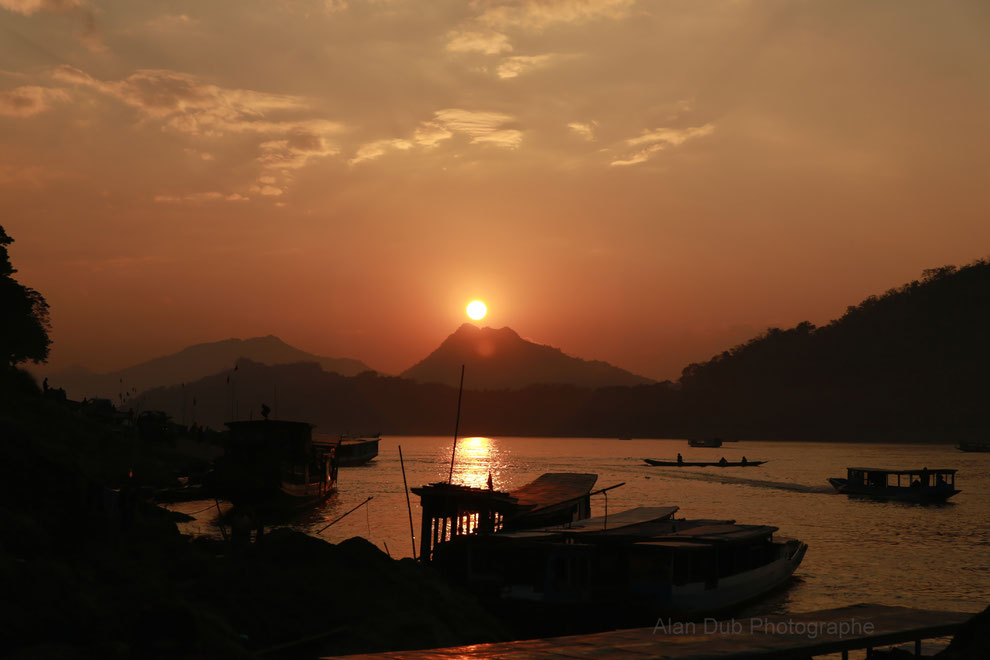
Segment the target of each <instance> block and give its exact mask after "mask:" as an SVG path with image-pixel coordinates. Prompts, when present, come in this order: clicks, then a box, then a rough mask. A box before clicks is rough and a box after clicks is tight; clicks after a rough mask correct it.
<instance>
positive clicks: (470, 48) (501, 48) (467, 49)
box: [447, 30, 512, 55]
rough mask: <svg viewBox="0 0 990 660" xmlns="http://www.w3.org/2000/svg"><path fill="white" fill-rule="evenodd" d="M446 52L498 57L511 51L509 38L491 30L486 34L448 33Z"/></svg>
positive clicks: (469, 32) (471, 32)
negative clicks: (448, 39)
mask: <svg viewBox="0 0 990 660" xmlns="http://www.w3.org/2000/svg"><path fill="white" fill-rule="evenodd" d="M447 50H448V51H450V52H452V53H482V54H485V55H499V54H501V53H507V52H509V51H511V50H512V44H511V43H509V37H507V36H506V35H504V34H502V33H500V32H495V31H492V30H490V31H486V32H474V31H471V30H467V31H455V32H451V33H450V41H448V42H447Z"/></svg>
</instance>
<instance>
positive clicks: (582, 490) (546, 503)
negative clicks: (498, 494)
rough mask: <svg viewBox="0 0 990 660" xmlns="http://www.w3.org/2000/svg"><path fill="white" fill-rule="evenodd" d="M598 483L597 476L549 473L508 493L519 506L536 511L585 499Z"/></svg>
mask: <svg viewBox="0 0 990 660" xmlns="http://www.w3.org/2000/svg"><path fill="white" fill-rule="evenodd" d="M596 481H598V475H597V474H586V473H580V472H549V473H547V474H543V475H540V476H539V477H538V478H537V479H536V480H534V481H531V482H530V483H528V484H526V485H525V486H521V487H519V488H517V489H515V490H513V491H510V492H509V495H511V496H512V497H514V498H516V500H518V502H519V506H520V507H521V508H523V509H529V510H530V511H537V510H539V509H544V508H546V507H550V506H555V505H558V504H562V503H564V502H569V501H571V500H576V499H578V498H581V497H585V496H586V495H588V493H590V492H591V488H592V487H593V486H594V485H595V482H596Z"/></svg>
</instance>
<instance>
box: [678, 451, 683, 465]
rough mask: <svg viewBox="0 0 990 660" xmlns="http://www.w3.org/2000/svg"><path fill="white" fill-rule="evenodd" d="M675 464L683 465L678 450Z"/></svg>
mask: <svg viewBox="0 0 990 660" xmlns="http://www.w3.org/2000/svg"><path fill="white" fill-rule="evenodd" d="M677 464H678V465H683V464H684V457H683V456H681V454H680V452H678V454H677Z"/></svg>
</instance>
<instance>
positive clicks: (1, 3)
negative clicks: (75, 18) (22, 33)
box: [0, 0, 83, 16]
mask: <svg viewBox="0 0 990 660" xmlns="http://www.w3.org/2000/svg"><path fill="white" fill-rule="evenodd" d="M82 5H83V2H82V0H0V7H2V8H3V9H6V10H8V11H12V12H15V13H17V14H24V15H25V16H30V15H31V14H35V13H37V12H40V11H51V12H56V11H59V12H60V11H69V10H70V9H75V8H77V7H81V6H82Z"/></svg>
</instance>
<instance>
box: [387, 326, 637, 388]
mask: <svg viewBox="0 0 990 660" xmlns="http://www.w3.org/2000/svg"><path fill="white" fill-rule="evenodd" d="M461 364H464V365H465V367H466V368H467V370H468V374H469V375H468V376H467V379H466V382H467V383H469V387H471V388H473V389H513V388H520V387H526V386H527V385H533V384H536V383H567V384H572V385H582V386H586V387H604V386H607V385H638V384H642V383H649V382H652V381H650V380H649V379H648V378H643V377H642V376H637V375H635V374H632V373H630V372H628V371H625V370H623V369H620V368H618V367H614V366H612V365H610V364H607V363H605V362H598V361H586V360H582V359H580V358H575V357H570V356H568V355H565V354H564V353H563V352H562V351H561V350H560V349H557V348H554V347H552V346H542V345H540V344H535V343H533V342H530V341H527V340H525V339H523V338H522V337H520V336H519V334H518V333H517V332H516V331H515V330H513V329H512V328H509V327H503V328H498V329H495V328H490V327H483V328H481V327H478V326H476V325H474V324H472V323H464V324H462V325H461V326H460V327H459V328H458V329H457V330H456V331H455V332H454V333H453V334H451V335H450V336H449V337H447V338H446V339H445V340H444V341H443V343H441V344H440V346H439V348H437V349H436V350H435V351H433V352H432V353H431V354H430V355H429V356H427V358H426V359H424V360H423V361H421V362H420V363H418V364H416V365H415V366H413V367H411V368H409V369H407V370H406V371H405V372H403V374H402V375H403V376H405V377H407V378H412V379H415V380H419V381H422V382H436V383H446V384H449V385H457V382H458V379H459V376H460V368H459V367H460V365H461Z"/></svg>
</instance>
